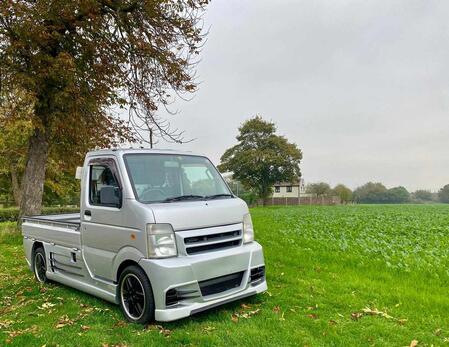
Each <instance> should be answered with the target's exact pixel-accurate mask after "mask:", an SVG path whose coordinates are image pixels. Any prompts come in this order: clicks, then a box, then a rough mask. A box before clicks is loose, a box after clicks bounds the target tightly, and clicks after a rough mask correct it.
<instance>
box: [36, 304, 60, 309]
mask: <svg viewBox="0 0 449 347" xmlns="http://www.w3.org/2000/svg"><path fill="white" fill-rule="evenodd" d="M54 306H56V304H53V303H51V302H44V303H43V304H42V305H41V306H39V307H38V309H39V310H47V309H49V308H52V307H54Z"/></svg>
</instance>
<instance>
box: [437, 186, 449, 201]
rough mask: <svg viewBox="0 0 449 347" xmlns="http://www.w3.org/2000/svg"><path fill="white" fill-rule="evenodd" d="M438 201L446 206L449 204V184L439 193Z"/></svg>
mask: <svg viewBox="0 0 449 347" xmlns="http://www.w3.org/2000/svg"><path fill="white" fill-rule="evenodd" d="M438 199H439V200H440V202H443V203H445V204H448V203H449V184H446V185H445V186H444V187H443V188H441V189H440V190H439V191H438Z"/></svg>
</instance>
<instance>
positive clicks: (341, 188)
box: [333, 184, 352, 204]
mask: <svg viewBox="0 0 449 347" xmlns="http://www.w3.org/2000/svg"><path fill="white" fill-rule="evenodd" d="M333 192H334V194H335V195H337V196H338V197H339V198H340V200H341V201H342V202H343V203H346V204H347V203H348V202H351V201H352V190H351V189H349V188H348V187H346V186H345V185H344V184H337V185H336V186H335V187H334V189H333Z"/></svg>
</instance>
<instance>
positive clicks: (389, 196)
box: [384, 186, 410, 204]
mask: <svg viewBox="0 0 449 347" xmlns="http://www.w3.org/2000/svg"><path fill="white" fill-rule="evenodd" d="M384 200H385V202H386V203H390V204H403V203H406V202H410V193H409V192H408V191H407V189H406V188H404V187H402V186H400V187H394V188H390V189H388V190H387V192H386V196H385V199H384Z"/></svg>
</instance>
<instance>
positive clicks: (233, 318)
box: [231, 313, 239, 323]
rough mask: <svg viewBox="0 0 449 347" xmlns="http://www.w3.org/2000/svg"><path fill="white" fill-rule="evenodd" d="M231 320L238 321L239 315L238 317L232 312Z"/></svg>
mask: <svg viewBox="0 0 449 347" xmlns="http://www.w3.org/2000/svg"><path fill="white" fill-rule="evenodd" d="M231 320H232V321H233V322H234V323H237V322H238V321H239V317H238V316H237V315H236V314H235V313H233V314H232V315H231Z"/></svg>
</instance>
